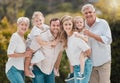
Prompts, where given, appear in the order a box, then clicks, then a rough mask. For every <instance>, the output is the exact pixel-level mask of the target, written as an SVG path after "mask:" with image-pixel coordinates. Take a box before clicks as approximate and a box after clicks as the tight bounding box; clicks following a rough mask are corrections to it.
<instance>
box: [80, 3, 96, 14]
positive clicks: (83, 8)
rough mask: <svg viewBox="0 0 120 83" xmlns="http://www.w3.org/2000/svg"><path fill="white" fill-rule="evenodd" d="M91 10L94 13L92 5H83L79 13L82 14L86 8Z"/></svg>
mask: <svg viewBox="0 0 120 83" xmlns="http://www.w3.org/2000/svg"><path fill="white" fill-rule="evenodd" d="M88 7H89V8H91V9H92V11H93V12H95V7H94V6H93V5H92V4H85V5H84V6H83V7H82V9H81V12H82V13H84V11H85V9H86V8H88Z"/></svg>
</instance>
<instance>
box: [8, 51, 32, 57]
mask: <svg viewBox="0 0 120 83" xmlns="http://www.w3.org/2000/svg"><path fill="white" fill-rule="evenodd" d="M30 55H31V51H26V52H24V53H14V54H8V57H13V58H17V57H29V56H30Z"/></svg>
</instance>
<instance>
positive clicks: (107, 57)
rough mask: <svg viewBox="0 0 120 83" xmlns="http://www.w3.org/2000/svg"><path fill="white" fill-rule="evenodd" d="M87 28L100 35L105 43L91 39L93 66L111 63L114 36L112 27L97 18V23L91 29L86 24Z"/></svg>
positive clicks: (89, 41)
mask: <svg viewBox="0 0 120 83" xmlns="http://www.w3.org/2000/svg"><path fill="white" fill-rule="evenodd" d="M85 26H86V28H87V29H89V30H90V31H91V32H92V33H94V34H97V35H99V36H100V37H101V38H102V40H103V42H104V43H101V42H99V41H97V40H95V39H94V38H92V37H89V39H88V44H89V45H90V47H91V49H92V53H91V59H92V61H93V66H100V65H103V64H104V63H106V62H108V61H111V46H110V44H111V43H112V36H111V30H110V27H109V25H108V23H107V21H105V20H104V19H100V18H96V21H95V23H94V24H93V25H92V26H91V27H89V26H88V25H87V24H86V23H85Z"/></svg>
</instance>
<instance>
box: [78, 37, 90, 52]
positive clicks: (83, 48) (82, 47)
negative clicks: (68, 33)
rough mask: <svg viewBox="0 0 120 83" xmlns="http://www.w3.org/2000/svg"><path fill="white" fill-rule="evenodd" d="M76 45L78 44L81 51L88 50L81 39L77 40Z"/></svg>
mask: <svg viewBox="0 0 120 83" xmlns="http://www.w3.org/2000/svg"><path fill="white" fill-rule="evenodd" d="M77 43H78V47H79V48H80V49H82V50H83V51H86V50H88V49H90V47H89V46H88V45H87V43H86V42H85V41H83V40H82V39H79V40H78V42H77Z"/></svg>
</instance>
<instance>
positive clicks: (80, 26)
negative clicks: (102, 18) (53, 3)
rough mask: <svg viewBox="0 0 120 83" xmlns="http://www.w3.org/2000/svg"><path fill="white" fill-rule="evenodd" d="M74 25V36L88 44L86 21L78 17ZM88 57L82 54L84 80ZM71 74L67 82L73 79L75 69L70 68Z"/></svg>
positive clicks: (81, 72)
mask: <svg viewBox="0 0 120 83" xmlns="http://www.w3.org/2000/svg"><path fill="white" fill-rule="evenodd" d="M73 23H74V29H75V32H74V34H75V35H76V36H77V37H79V38H81V39H82V40H84V41H85V42H86V43H87V42H88V36H86V35H84V29H85V27H84V19H83V18H82V17H81V16H76V17H74V19H73ZM87 58H88V57H87V56H84V54H83V53H81V56H80V66H81V67H80V74H81V78H84V66H85V61H86V60H87ZM70 72H71V74H69V75H68V77H67V79H66V80H65V81H68V80H70V79H71V78H72V77H73V75H72V74H73V67H72V66H70Z"/></svg>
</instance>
